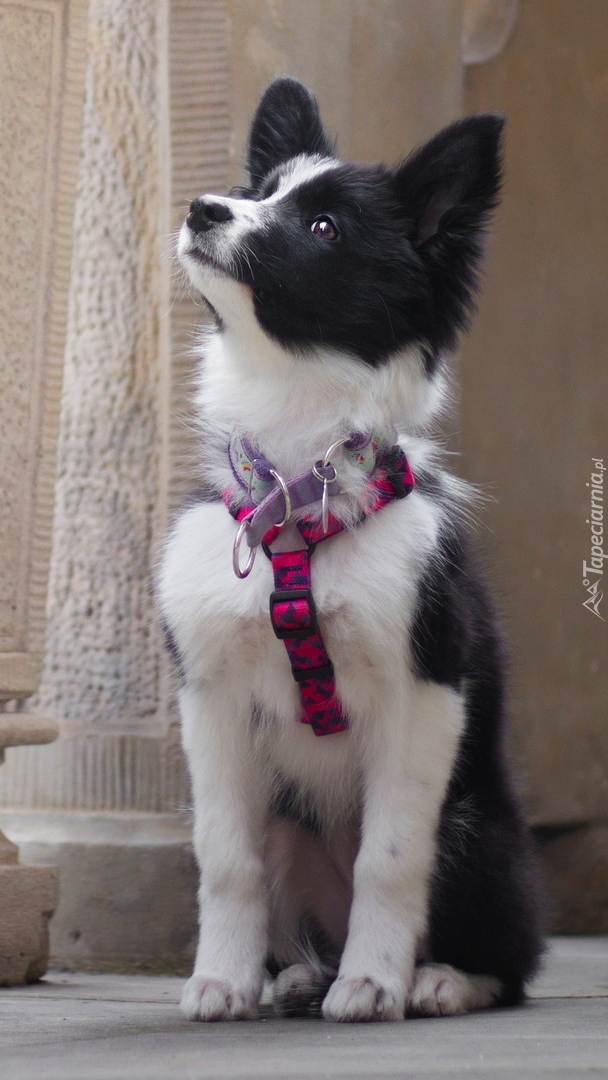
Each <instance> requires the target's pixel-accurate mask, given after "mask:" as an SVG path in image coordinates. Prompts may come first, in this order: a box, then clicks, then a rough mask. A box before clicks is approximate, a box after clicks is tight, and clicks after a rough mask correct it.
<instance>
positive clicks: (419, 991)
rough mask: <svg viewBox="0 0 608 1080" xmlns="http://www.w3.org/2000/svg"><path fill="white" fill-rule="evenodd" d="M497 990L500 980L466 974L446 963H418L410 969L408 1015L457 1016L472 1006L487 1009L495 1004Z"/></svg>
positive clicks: (470, 1009) (469, 1010)
mask: <svg viewBox="0 0 608 1080" xmlns="http://www.w3.org/2000/svg"><path fill="white" fill-rule="evenodd" d="M500 990H501V983H500V980H499V979H495V978H493V977H492V976H491V975H467V974H466V973H465V972H464V971H458V970H457V968H454V967H451V966H450V965H449V964H421V965H420V967H417V968H416V971H415V972H414V985H413V986H412V991H411V994H410V1000H409V1004H408V1014H409V1015H411V1016H459V1015H461V1014H462V1013H466V1012H471V1011H472V1010H473V1009H487V1008H488V1007H489V1006H490V1005H493V1004H494V1003H495V1001H496V1000H497V998H498V996H499V994H500Z"/></svg>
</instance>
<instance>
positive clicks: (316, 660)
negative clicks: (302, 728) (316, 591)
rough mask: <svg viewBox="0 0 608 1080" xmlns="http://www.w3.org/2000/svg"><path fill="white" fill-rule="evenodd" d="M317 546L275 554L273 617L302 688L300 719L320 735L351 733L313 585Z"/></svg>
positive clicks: (273, 563) (274, 627) (275, 629)
mask: <svg viewBox="0 0 608 1080" xmlns="http://www.w3.org/2000/svg"><path fill="white" fill-rule="evenodd" d="M312 550H313V549H311V548H306V549H301V550H299V551H277V552H271V555H270V559H271V562H272V570H273V574H274V592H272V593H271V594H270V621H271V622H272V626H273V629H274V632H275V634H276V636H277V637H278V638H279V639H280V640H281V641H282V642H283V644H284V645H285V648H286V650H287V655H288V657H289V661H290V663H291V670H292V674H293V677H294V679H295V680H296V682H297V684H298V686H299V688H300V697H301V701H302V715H301V718H300V722H301V723H303V724H310V726H311V727H312V729H313V731H314V733H315V735H333V734H335V733H336V732H338V731H346V730H347V728H348V721H347V720H346V718H345V716H344V714H343V712H342V706H341V704H340V702H339V700H338V697H337V695H336V683H335V679H334V666H333V664H332V662H331V660H330V658H329V656H328V654H327V649H326V648H325V644H324V642H323V638H322V637H321V633H320V631H319V628H318V625H317V616H316V611H315V606H314V602H313V598H312V592H311V586H310V556H311V551H312Z"/></svg>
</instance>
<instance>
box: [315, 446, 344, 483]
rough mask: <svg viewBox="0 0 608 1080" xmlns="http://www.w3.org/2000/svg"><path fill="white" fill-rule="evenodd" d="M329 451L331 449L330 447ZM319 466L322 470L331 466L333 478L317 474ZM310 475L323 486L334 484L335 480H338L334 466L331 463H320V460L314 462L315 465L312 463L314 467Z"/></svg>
mask: <svg viewBox="0 0 608 1080" xmlns="http://www.w3.org/2000/svg"><path fill="white" fill-rule="evenodd" d="M330 449H331V447H330ZM319 466H321V468H322V469H329V468H330V466H331V468H332V469H333V470H334V475H333V476H323V473H320V472H319ZM312 474H313V476H316V478H317V480H319V481H320V482H321V483H322V484H324V485H325V484H335V482H336V480H337V479H338V471H337V469H336V466H335V465H332V463H331V461H321V460H319V461H315V463H314V465H313V467H312Z"/></svg>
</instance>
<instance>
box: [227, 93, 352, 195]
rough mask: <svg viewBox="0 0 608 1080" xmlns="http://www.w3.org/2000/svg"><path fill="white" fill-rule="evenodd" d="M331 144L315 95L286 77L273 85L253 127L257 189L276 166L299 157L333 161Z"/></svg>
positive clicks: (251, 155)
mask: <svg viewBox="0 0 608 1080" xmlns="http://www.w3.org/2000/svg"><path fill="white" fill-rule="evenodd" d="M333 152H334V146H333V143H332V140H331V139H330V138H329V137H328V136H327V135H326V133H325V131H324V130H323V125H322V124H321V118H320V116H319V107H318V105H317V102H316V100H315V98H314V97H313V95H312V94H311V93H310V91H309V90H307V89H306V87H305V86H302V83H300V82H298V81H297V79H290V78H288V77H287V76H282V77H281V78H278V79H275V80H274V82H272V83H271V84H270V86H269V87H268V89H267V90H266V93H265V94H264V96H263V97H262V100H261V101H260V104H259V105H258V108H257V111H256V114H255V116H254V118H253V123H252V125H251V134H250V137H249V150H248V154H247V167H248V169H249V175H250V177H251V184H252V187H253V188H254V189H256V188H258V187H259V185H260V184H261V182H262V180H263V179H264V177H265V176H267V175H268V173H269V172H271V170H272V169H274V168H276V166H277V165H280V164H282V162H284V161H288V160H289V159H290V158H292V157H297V156H298V154H322V155H323V156H324V157H331V156H332V155H333Z"/></svg>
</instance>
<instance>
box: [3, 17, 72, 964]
mask: <svg viewBox="0 0 608 1080" xmlns="http://www.w3.org/2000/svg"><path fill="white" fill-rule="evenodd" d="M86 8H87V5H86V3H84V2H64V0H48V2H46V3H40V4H38V3H35V2H31V3H28V2H19V0H12V2H11V3H4V2H0V99H1V101H2V111H1V117H0V147H1V152H2V161H3V167H2V171H1V173H0V201H1V204H2V215H1V218H0V244H1V247H2V253H3V263H2V269H1V270H0V326H1V329H2V337H1V339H0V383H1V391H2V392H1V393H0V467H1V469H2V484H3V492H2V495H3V498H2V512H1V515H0V763H1V762H2V761H3V760H4V751H5V749H6V748H7V747H17V746H19V747H20V746H23V745H24V744H30V745H31V744H40V743H46V742H50V741H51V740H53V739H55V738H56V736H57V724H56V723H55V720H54V718H53V713H52V712H47V711H46V710H44V709H42V710H40V709H39V708H34V709H32V706H31V695H32V694H33V693H34V691H35V690H36V689H37V687H38V684H39V682H40V676H41V670H42V663H43V656H44V644H45V604H46V598H47V585H48V576H49V555H50V544H51V525H52V511H53V484H54V479H55V464H56V443H57V431H58V420H59V397H60V390H61V378H62V369H63V349H64V344H65V321H66V311H67V296H68V285H69V269H70V254H71V245H72V219H73V212H74V192H75V180H76V171H77V164H78V152H79V133H80V114H81V99H82V82H83V72H84V57H85V38H86ZM13 752H14V753H18V751H11V753H13ZM43 753H44V751H42V754H43ZM7 769H10V762H9V765H8V766H7V767H6V768H5V770H4V772H5V773H6V772H7ZM12 779H13V778H12V777H11V779H10V781H9V786H10V783H11V782H12ZM0 816H2V815H0ZM9 816H10V815H9ZM2 824H3V825H4V824H5V822H4V821H3V822H2ZM57 885H58V880H57V871H56V869H54V868H51V867H33V866H22V865H20V864H19V858H18V850H17V847H16V846H15V844H13V843H11V842H10V841H8V840H7V839H6V837H5V836H4V835H3V833H1V832H0V985H6V984H13V983H19V982H30V981H33V980H35V979H38V978H40V976H41V975H43V974H44V972H45V970H46V965H47V962H48V920H49V917H50V916H51V914H52V913H53V911H54V909H55V907H56V906H57V891H58V890H57Z"/></svg>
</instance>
